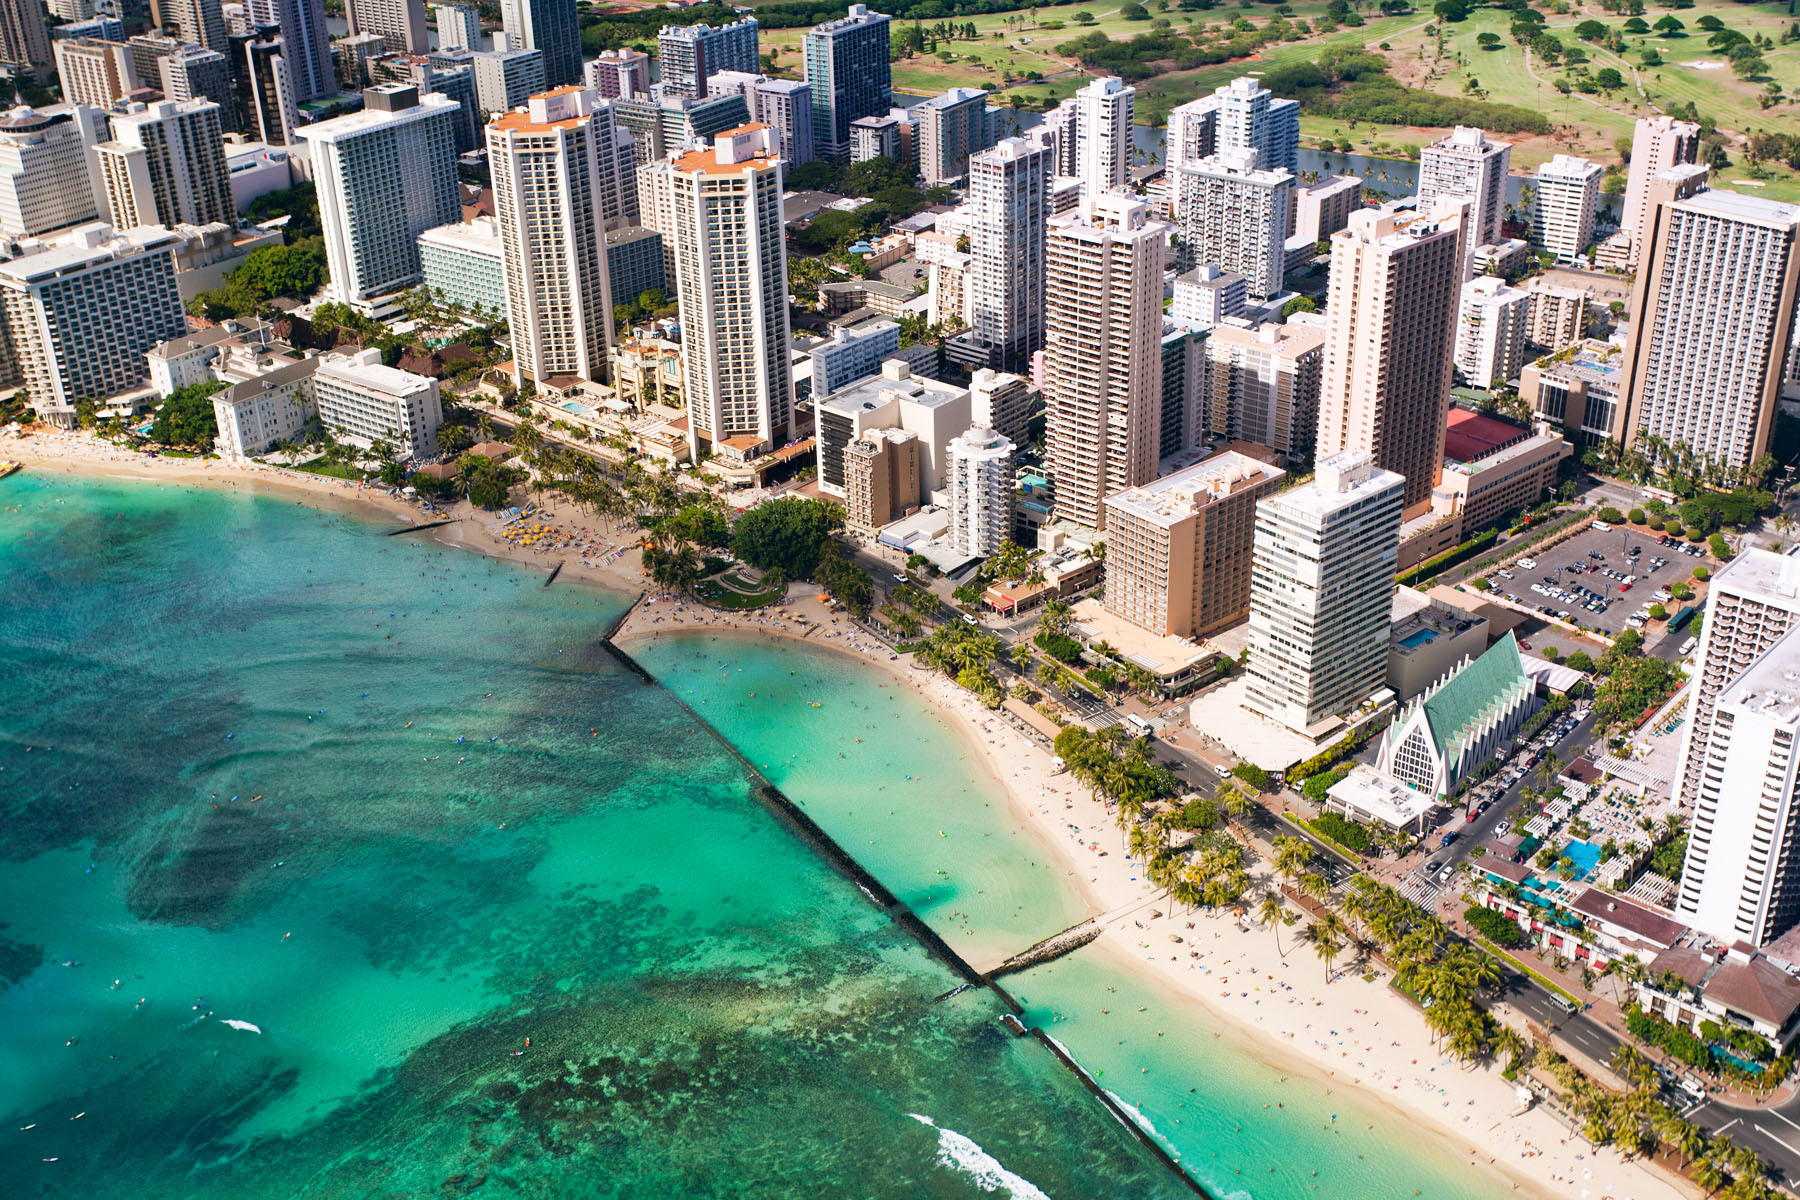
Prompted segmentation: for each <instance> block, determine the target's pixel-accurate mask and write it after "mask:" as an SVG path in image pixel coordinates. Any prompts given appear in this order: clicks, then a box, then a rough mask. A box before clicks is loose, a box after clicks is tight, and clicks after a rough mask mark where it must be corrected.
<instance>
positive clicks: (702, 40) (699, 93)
mask: <svg viewBox="0 0 1800 1200" xmlns="http://www.w3.org/2000/svg"><path fill="white" fill-rule="evenodd" d="M756 33H757V24H756V18H755V17H745V18H743V19H742V20H739V21H733V22H731V23H730V24H727V25H720V26H717V27H715V26H712V25H705V24H697V25H664V26H663V27H662V31H661V32H660V33H659V34H657V38H656V50H657V62H658V65H659V66H660V67H661V68H662V87H663V94H664V95H666V96H687V97H689V98H690V99H694V100H699V99H702V98H704V97H706V96H709V95H711V94H712V88H711V84H710V82H709V80H710V77H711V76H713V75H717V74H718V73H719V72H721V71H734V72H742V73H744V74H749V75H754V74H756V73H757V71H758V70H759V68H760V66H761V63H760V60H759V59H758V56H757V48H756Z"/></svg>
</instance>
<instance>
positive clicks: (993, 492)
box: [944, 425, 1014, 557]
mask: <svg viewBox="0 0 1800 1200" xmlns="http://www.w3.org/2000/svg"><path fill="white" fill-rule="evenodd" d="M1013 451H1014V446H1013V444H1012V443H1011V442H1010V441H1008V440H1007V439H1006V438H1004V437H1001V436H1000V435H999V434H998V433H996V432H994V431H993V430H992V429H988V428H986V427H984V426H979V425H978V426H976V427H974V428H972V429H970V430H968V431H967V432H966V433H964V434H962V435H961V436H960V437H955V438H952V439H950V444H949V446H947V447H946V448H945V454H944V466H945V473H946V474H948V475H949V477H950V489H949V490H950V509H949V512H950V545H951V546H952V547H953V548H954V549H955V550H956V551H957V552H958V553H959V554H972V555H978V556H981V557H986V556H987V555H990V554H997V553H998V552H999V550H1000V544H1001V543H1002V542H1004V541H1006V539H1007V538H1009V537H1011V536H1012V516H1013V514H1012V500H1013V479H1012V476H1013V472H1012V459H1013Z"/></svg>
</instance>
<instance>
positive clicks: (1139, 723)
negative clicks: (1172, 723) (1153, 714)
mask: <svg viewBox="0 0 1800 1200" xmlns="http://www.w3.org/2000/svg"><path fill="white" fill-rule="evenodd" d="M1119 724H1121V725H1123V726H1124V727H1125V732H1126V733H1129V734H1130V735H1131V736H1132V737H1134V738H1147V737H1149V736H1150V735H1151V734H1152V733H1154V732H1155V730H1154V729H1152V728H1151V726H1150V722H1148V721H1146V720H1144V718H1142V717H1140V716H1138V715H1137V714H1136V713H1126V714H1125V716H1124V717H1123V718H1122V719H1121V720H1120V722H1119Z"/></svg>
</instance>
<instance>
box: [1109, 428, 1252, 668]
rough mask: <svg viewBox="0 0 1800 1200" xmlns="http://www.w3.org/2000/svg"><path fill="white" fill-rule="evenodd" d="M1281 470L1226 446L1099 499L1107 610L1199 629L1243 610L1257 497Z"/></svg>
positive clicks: (1176, 630)
mask: <svg viewBox="0 0 1800 1200" xmlns="http://www.w3.org/2000/svg"><path fill="white" fill-rule="evenodd" d="M1286 474H1287V473H1286V472H1285V471H1283V470H1282V469H1281V468H1280V467H1272V466H1270V465H1269V464H1267V463H1264V462H1258V461H1257V460H1256V459H1254V458H1251V457H1249V456H1248V455H1245V454H1239V453H1237V452H1236V451H1234V450H1223V451H1220V452H1219V453H1218V454H1215V455H1213V456H1211V457H1210V458H1207V459H1204V460H1202V461H1200V462H1198V463H1195V464H1194V465H1193V466H1191V467H1188V468H1186V469H1185V470H1181V471H1177V472H1175V473H1174V474H1173V475H1165V476H1163V477H1162V478H1161V479H1158V480H1156V481H1155V482H1154V483H1148V484H1145V485H1144V486H1143V487H1136V488H1131V489H1129V490H1127V491H1123V492H1118V493H1116V494H1114V495H1112V496H1109V497H1107V499H1106V593H1105V595H1106V599H1105V606H1106V610H1107V611H1108V612H1110V613H1113V614H1114V615H1116V616H1118V617H1119V618H1121V619H1123V620H1126V621H1129V622H1131V624H1133V625H1136V626H1138V627H1139V628H1140V629H1147V630H1149V631H1150V632H1151V633H1155V634H1160V635H1167V636H1170V637H1187V638H1191V637H1205V636H1206V635H1207V634H1210V633H1214V632H1217V631H1218V630H1220V629H1224V628H1226V627H1228V626H1231V625H1235V624H1237V623H1238V622H1239V621H1241V620H1243V619H1244V616H1245V615H1246V614H1247V613H1248V612H1249V611H1250V567H1251V562H1252V559H1253V554H1254V550H1255V544H1256V502H1257V501H1258V500H1260V499H1262V498H1263V497H1264V496H1267V495H1270V494H1272V493H1273V492H1274V491H1275V490H1276V489H1277V488H1278V487H1280V485H1281V481H1282V479H1284V478H1285V477H1286Z"/></svg>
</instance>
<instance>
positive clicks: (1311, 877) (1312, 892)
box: [1300, 871, 1331, 904]
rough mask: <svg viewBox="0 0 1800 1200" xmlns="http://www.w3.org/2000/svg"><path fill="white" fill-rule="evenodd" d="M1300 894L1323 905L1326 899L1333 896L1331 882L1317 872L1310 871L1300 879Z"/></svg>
mask: <svg viewBox="0 0 1800 1200" xmlns="http://www.w3.org/2000/svg"><path fill="white" fill-rule="evenodd" d="M1300 894H1301V895H1302V896H1306V897H1308V898H1310V899H1313V900H1316V901H1318V902H1319V903H1320V904H1323V903H1325V897H1327V896H1329V895H1331V881H1330V880H1329V879H1326V878H1325V876H1323V875H1321V874H1319V873H1318V872H1317V871H1309V872H1308V873H1306V874H1305V875H1302V876H1301V877H1300Z"/></svg>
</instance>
